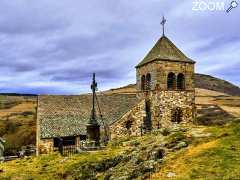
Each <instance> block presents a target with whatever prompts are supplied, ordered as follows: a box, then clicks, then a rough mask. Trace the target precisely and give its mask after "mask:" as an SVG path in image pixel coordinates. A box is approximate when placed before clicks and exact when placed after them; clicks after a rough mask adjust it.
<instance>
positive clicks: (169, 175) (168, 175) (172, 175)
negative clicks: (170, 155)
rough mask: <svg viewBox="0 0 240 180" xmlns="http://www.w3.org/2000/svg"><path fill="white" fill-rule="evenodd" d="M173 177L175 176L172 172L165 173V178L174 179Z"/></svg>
mask: <svg viewBox="0 0 240 180" xmlns="http://www.w3.org/2000/svg"><path fill="white" fill-rule="evenodd" d="M175 176H176V174H175V173H173V172H169V173H167V177H168V178H172V177H175Z"/></svg>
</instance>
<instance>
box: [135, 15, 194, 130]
mask: <svg viewBox="0 0 240 180" xmlns="http://www.w3.org/2000/svg"><path fill="white" fill-rule="evenodd" d="M165 23H166V19H165V18H164V17H163V19H162V22H161V25H162V26H163V33H162V36H161V38H160V39H159V40H158V41H157V42H156V44H155V45H154V47H153V48H152V49H151V50H150V51H149V53H148V54H147V55H146V56H145V57H144V59H143V60H142V61H141V62H140V63H139V64H138V65H137V66H136V79H137V91H138V97H140V98H144V99H145V101H146V108H145V109H146V114H147V115H146V118H148V120H151V122H149V123H148V124H152V126H153V128H154V127H157V126H159V125H160V126H169V125H171V124H173V123H186V122H189V121H192V120H193V118H194V114H195V113H194V108H195V91H194V64H195V61H193V60H192V59H190V58H188V57H187V56H186V55H185V54H184V53H183V52H182V51H181V50H179V49H178V48H177V47H176V46H175V45H174V44H173V42H172V41H170V40H169V39H168V38H167V37H166V36H165ZM149 108H150V110H149Z"/></svg>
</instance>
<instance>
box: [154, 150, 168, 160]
mask: <svg viewBox="0 0 240 180" xmlns="http://www.w3.org/2000/svg"><path fill="white" fill-rule="evenodd" d="M164 156H165V150H164V149H157V150H154V151H153V152H152V153H151V159H152V160H158V159H162V158H163V157H164Z"/></svg>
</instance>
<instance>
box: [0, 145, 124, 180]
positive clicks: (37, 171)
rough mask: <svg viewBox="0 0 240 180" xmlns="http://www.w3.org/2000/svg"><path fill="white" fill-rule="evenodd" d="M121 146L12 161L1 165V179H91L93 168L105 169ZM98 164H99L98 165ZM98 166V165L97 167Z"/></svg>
mask: <svg viewBox="0 0 240 180" xmlns="http://www.w3.org/2000/svg"><path fill="white" fill-rule="evenodd" d="M121 152H122V151H121V148H111V149H107V150H105V151H98V152H91V153H81V154H78V155H74V156H71V157H65V158H64V157H61V156H60V155H58V154H51V155H42V156H40V157H31V158H27V159H23V160H15V161H10V162H7V163H4V164H1V165H0V168H1V171H2V172H1V173H0V179H14V178H15V179H19V180H20V179H36V180H38V179H39V180H42V179H44V180H45V179H46V180H47V179H65V178H66V177H68V179H71V178H77V179H88V178H89V179H90V178H91V177H92V176H93V175H95V174H94V173H93V172H92V171H91V170H94V168H96V167H98V168H99V171H104V167H105V166H106V164H107V163H106V160H109V162H114V161H110V160H113V159H114V158H115V157H117V155H119V154H121ZM97 165H98V166H97ZM95 166H96V167H95Z"/></svg>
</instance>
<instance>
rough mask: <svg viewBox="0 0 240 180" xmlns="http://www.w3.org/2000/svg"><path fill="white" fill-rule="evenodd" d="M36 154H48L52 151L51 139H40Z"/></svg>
mask: <svg viewBox="0 0 240 180" xmlns="http://www.w3.org/2000/svg"><path fill="white" fill-rule="evenodd" d="M37 148H38V155H39V154H48V153H50V152H52V151H53V139H40V140H39V143H38V147H37Z"/></svg>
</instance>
